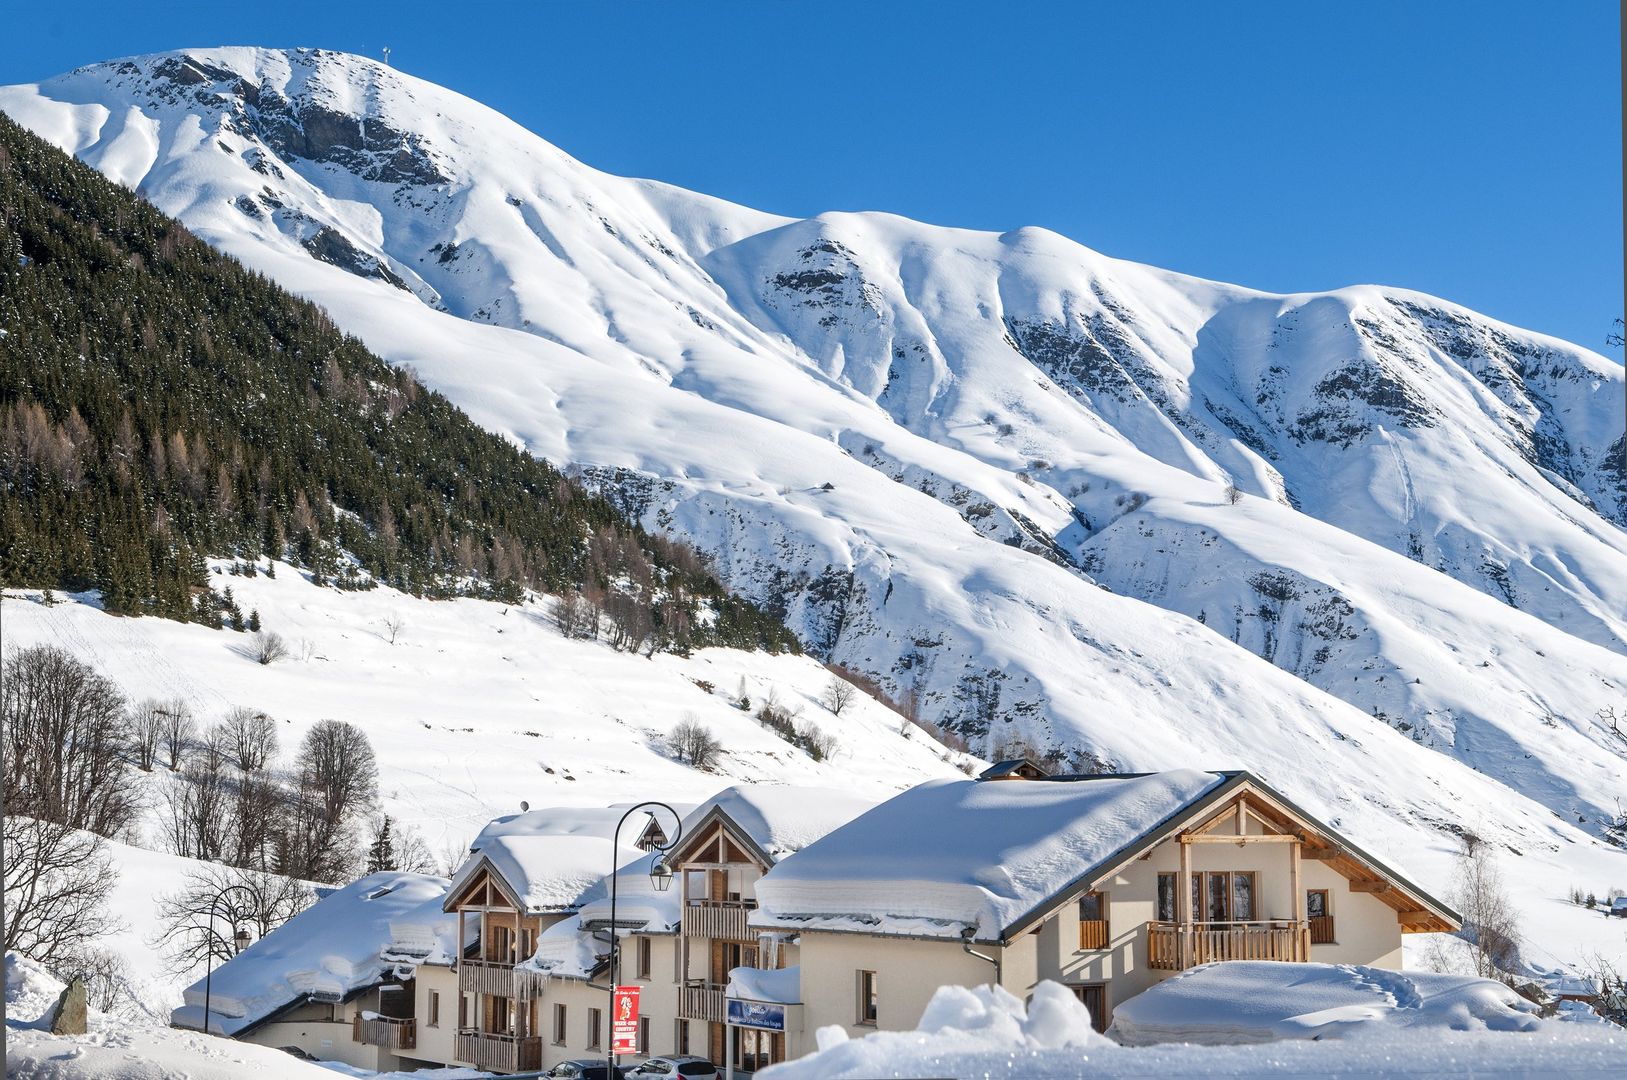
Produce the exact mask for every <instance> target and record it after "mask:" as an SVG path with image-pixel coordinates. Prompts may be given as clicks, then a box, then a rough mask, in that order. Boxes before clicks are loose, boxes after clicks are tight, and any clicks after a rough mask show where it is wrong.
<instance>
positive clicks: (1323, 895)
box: [1305, 889, 1334, 945]
mask: <svg viewBox="0 0 1627 1080" xmlns="http://www.w3.org/2000/svg"><path fill="white" fill-rule="evenodd" d="M1305 918H1306V920H1308V921H1309V922H1310V924H1311V944H1312V945H1332V944H1334V937H1333V910H1332V909H1331V908H1330V907H1328V891H1327V890H1326V889H1310V890H1307V891H1306V893H1305Z"/></svg>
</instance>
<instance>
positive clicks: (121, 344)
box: [0, 116, 795, 649]
mask: <svg viewBox="0 0 1627 1080" xmlns="http://www.w3.org/2000/svg"><path fill="white" fill-rule="evenodd" d="M0 221H3V227H0V335H3V336H0V494H3V497H4V506H3V507H0V574H3V579H4V582H5V583H6V584H8V585H26V586H41V587H50V588H62V589H83V588H90V587H94V588H99V589H101V590H102V596H103V600H104V602H105V603H106V605H107V606H108V608H109V609H110V610H114V611H118V612H124V613H130V614H153V615H161V616H165V617H169V618H178V619H199V620H202V621H205V622H210V623H214V624H218V623H220V622H221V615H222V612H223V611H225V613H226V614H227V617H228V620H227V621H228V622H231V623H233V624H236V623H237V622H238V621H239V620H237V619H236V618H235V617H234V614H233V613H232V612H230V610H229V608H226V607H225V606H224V604H223V599H222V598H220V597H218V596H216V594H215V593H213V592H212V591H211V590H210V589H209V588H208V582H207V580H206V578H207V575H206V572H205V567H204V563H203V558H204V556H205V555H215V556H227V557H236V558H238V559H242V560H245V561H250V560H256V559H260V558H263V557H265V556H268V555H275V556H278V557H281V558H286V559H289V560H291V561H293V562H295V563H297V564H299V565H301V566H303V567H306V568H308V569H309V571H310V572H311V573H312V575H313V577H314V578H315V579H316V580H317V581H318V582H322V583H330V584H333V585H337V586H340V587H351V588H358V587H367V586H368V585H370V584H371V582H372V581H373V580H377V581H383V582H387V583H389V584H391V585H394V586H396V587H398V588H401V589H404V590H406V591H408V592H412V593H416V594H420V595H429V596H449V595H471V594H472V595H482V596H491V597H495V598H500V599H514V598H516V597H517V596H518V595H519V593H520V590H521V589H522V588H523V587H527V586H529V587H532V588H536V589H540V590H544V591H549V592H570V593H576V594H580V595H579V596H575V597H573V606H574V607H575V608H576V609H577V610H578V611H579V612H580V611H582V610H587V611H590V612H592V611H597V612H600V613H602V614H603V615H604V616H606V617H607V618H608V619H609V620H610V622H611V624H612V626H613V629H614V632H613V633H612V640H614V641H616V642H617V643H618V644H619V645H623V646H624V647H626V646H629V645H630V647H633V648H652V649H653V648H657V647H668V648H684V647H686V646H688V645H691V644H711V643H717V644H734V645H742V646H747V647H753V646H764V647H768V648H772V649H780V648H794V647H795V642H794V640H793V639H792V637H791V636H790V634H789V632H788V631H787V630H785V628H784V627H783V626H781V625H779V624H778V623H777V622H775V621H774V620H772V619H771V618H769V617H767V616H765V615H764V614H763V613H761V612H760V611H758V610H757V609H755V608H753V607H751V606H750V605H749V604H747V603H745V602H743V601H741V600H738V599H736V598H733V597H730V596H728V595H727V594H726V593H725V591H724V589H723V587H722V586H721V585H719V584H718V582H717V581H716V579H714V578H713V577H712V576H711V575H710V574H709V573H708V572H707V571H706V569H705V567H704V565H703V563H702V561H701V559H700V558H699V557H698V556H697V555H696V553H695V552H694V551H692V550H690V549H688V548H686V547H684V546H682V545H680V544H677V543H674V542H672V541H669V540H667V539H665V538H662V537H656V536H650V535H648V534H646V533H644V532H643V531H642V530H640V529H639V528H637V527H636V526H634V525H632V524H630V523H629V522H628V521H627V519H626V518H625V517H623V516H622V515H621V514H619V513H618V512H617V511H616V510H615V509H614V508H613V507H612V506H611V505H610V504H609V503H608V502H606V501H605V500H603V499H601V498H598V497H596V496H592V495H589V494H587V493H585V492H583V491H582V490H581V489H579V488H578V487H576V486H574V485H573V484H572V483H571V482H570V481H568V480H567V479H566V478H565V477H564V476H562V475H561V474H560V473H559V471H558V470H556V469H554V468H553V467H552V466H550V465H549V464H547V463H546V462H543V461H539V460H537V459H536V458H533V457H531V456H529V455H527V454H525V453H523V452H521V451H520V450H517V449H516V448H515V447H513V446H512V445H510V444H509V443H508V442H506V441H505V440H503V439H501V438H499V437H497V436H495V435H493V434H490V433H489V432H486V431H483V430H482V429H480V428H479V427H478V426H476V425H475V424H474V423H473V421H471V420H470V419H469V418H468V417H467V416H465V415H464V414H463V413H462V412H460V411H459V410H458V409H456V408H455V407H454V406H452V405H451V403H449V402H448V401H447V400H446V399H445V398H443V397H442V396H440V395H439V394H436V393H432V392H430V391H428V390H426V389H424V388H423V387H422V386H420V385H419V384H418V383H417V382H415V381H414V380H413V379H412V377H411V376H410V375H408V374H407V373H406V372H403V371H399V370H396V369H393V368H391V367H390V366H388V365H387V364H385V363H384V362H383V361H382V360H380V359H378V358H377V357H375V356H373V355H372V354H370V353H369V352H368V351H367V350H366V349H365V348H364V347H363V346H362V345H361V344H360V343H359V342H358V341H356V340H355V339H353V338H350V337H347V336H346V335H344V334H342V333H341V332H340V331H339V330H338V329H336V328H335V326H334V325H333V323H332V322H330V321H329V320H328V319H327V318H326V317H325V316H324V315H323V313H322V312H321V311H320V310H319V309H318V308H316V307H315V306H313V305H311V304H309V303H306V302H304V301H302V300H299V299H296V298H295V297H293V296H290V295H289V294H288V293H286V292H284V291H283V290H282V289H280V288H278V287H277V286H276V285H274V284H272V283H271V282H270V281H268V280H266V279H265V278H263V277H260V276H258V275H256V274H254V273H251V272H250V271H248V270H247V269H245V268H244V267H243V266H241V265H240V264H239V263H237V262H236V261H235V260H232V259H230V258H228V257H226V256H223V255H220V254H218V253H216V252H214V251H212V250H211V249H210V248H208V247H207V246H206V245H204V244H203V243H201V242H200V241H198V240H197V239H196V238H194V237H193V236H191V235H190V234H189V233H188V232H187V231H186V230H185V229H184V228H183V227H182V226H181V225H180V224H179V223H177V222H175V221H173V220H171V219H170V218H168V217H165V216H164V215H163V214H161V213H159V212H158V211H157V210H155V209H153V208H152V207H151V206H149V205H148V204H146V203H145V202H143V201H142V200H141V199H140V198H139V197H137V196H136V195H134V194H132V193H130V192H128V191H126V190H124V189H122V188H119V187H117V186H116V185H114V184H112V183H110V182H109V181H107V180H105V179H104V178H103V177H101V176H100V175H99V174H97V173H96V172H94V171H93V170H91V169H90V168H88V167H87V166H85V165H83V164H81V163H80V162H78V161H75V160H73V159H72V158H70V157H68V156H67V155H65V154H63V153H61V152H60V151H58V150H56V149H55V148H53V147H51V146H49V145H48V144H46V143H45V142H43V141H42V140H40V139H39V138H37V137H35V136H34V135H32V134H30V133H28V132H26V131H24V130H23V129H21V128H20V127H18V126H17V125H16V124H14V123H13V122H12V121H10V120H9V119H6V118H5V117H3V116H0ZM704 605H709V606H710V607H712V608H713V609H714V610H715V612H716V618H715V619H713V618H710V617H701V608H702V607H703V606H704Z"/></svg>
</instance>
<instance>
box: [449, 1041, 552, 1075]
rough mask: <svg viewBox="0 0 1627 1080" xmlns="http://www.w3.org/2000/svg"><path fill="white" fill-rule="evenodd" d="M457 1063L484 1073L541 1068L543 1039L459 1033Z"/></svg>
mask: <svg viewBox="0 0 1627 1080" xmlns="http://www.w3.org/2000/svg"><path fill="white" fill-rule="evenodd" d="M457 1060H458V1061H461V1062H466V1063H468V1064H469V1065H473V1066H474V1067H475V1068H477V1069H480V1070H481V1071H483V1072H519V1071H521V1070H522V1069H524V1070H532V1069H541V1068H542V1038H541V1037H540V1036H535V1035H533V1036H528V1037H525V1038H521V1037H519V1036H517V1035H492V1034H488V1033H486V1032H484V1031H460V1032H458V1048H457Z"/></svg>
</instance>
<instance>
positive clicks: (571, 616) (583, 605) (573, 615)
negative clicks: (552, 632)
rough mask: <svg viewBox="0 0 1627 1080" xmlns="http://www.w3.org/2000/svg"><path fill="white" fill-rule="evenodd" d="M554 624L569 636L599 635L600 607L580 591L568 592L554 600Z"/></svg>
mask: <svg viewBox="0 0 1627 1080" xmlns="http://www.w3.org/2000/svg"><path fill="white" fill-rule="evenodd" d="M554 625H555V626H556V627H558V629H559V632H560V633H561V634H564V635H565V636H566V637H568V638H584V639H586V638H596V637H598V636H599V608H598V606H597V605H596V604H594V603H593V602H592V601H591V600H589V599H588V598H587V597H586V596H584V595H582V594H581V593H579V592H568V593H565V594H564V595H563V596H561V597H560V598H559V599H558V600H556V601H555V602H554Z"/></svg>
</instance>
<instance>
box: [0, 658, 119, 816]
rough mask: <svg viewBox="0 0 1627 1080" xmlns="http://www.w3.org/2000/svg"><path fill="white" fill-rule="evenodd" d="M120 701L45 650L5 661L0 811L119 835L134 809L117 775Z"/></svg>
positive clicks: (97, 678)
mask: <svg viewBox="0 0 1627 1080" xmlns="http://www.w3.org/2000/svg"><path fill="white" fill-rule="evenodd" d="M128 742H129V738H128V734H127V728H126V723H125V715H124V695H123V694H121V693H119V689H118V687H116V686H114V685H113V683H112V682H111V681H109V680H108V679H106V678H104V677H103V676H101V675H99V674H97V673H96V672H95V671H94V670H92V668H91V667H90V665H88V664H86V663H84V662H83V661H81V660H78V659H76V658H75V657H74V656H72V655H71V654H69V653H67V652H65V651H63V650H62V649H59V648H56V647H55V646H52V645H35V646H32V647H30V648H27V649H23V650H20V651H18V652H15V653H13V654H11V655H10V656H8V657H6V659H5V661H4V665H3V671H0V752H3V755H4V760H5V766H4V774H5V791H4V812H5V813H6V814H8V815H10V814H22V815H26V816H28V817H35V818H39V819H41V820H43V821H53V822H56V823H57V824H59V825H66V826H68V827H69V828H73V829H85V830H88V831H90V832H94V833H98V834H100V835H102V836H116V835H119V834H121V833H123V832H125V831H126V830H127V829H128V828H129V826H130V824H131V822H132V820H133V818H134V816H135V814H136V811H137V810H138V809H139V801H138V797H137V791H136V787H135V785H132V784H130V783H127V782H126V780H125V777H124V770H125V761H124V752H125V747H126V745H127V744H128Z"/></svg>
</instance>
